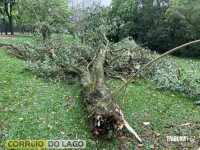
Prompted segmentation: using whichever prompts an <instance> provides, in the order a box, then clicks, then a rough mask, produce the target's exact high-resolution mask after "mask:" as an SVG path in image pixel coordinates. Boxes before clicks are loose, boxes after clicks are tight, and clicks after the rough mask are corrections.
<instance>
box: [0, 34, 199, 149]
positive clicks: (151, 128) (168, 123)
mask: <svg viewBox="0 0 200 150" xmlns="http://www.w3.org/2000/svg"><path fill="white" fill-rule="evenodd" d="M66 39H69V40H72V39H71V37H70V36H67V37H66ZM13 40H23V41H31V40H32V38H31V37H29V36H14V37H9V38H0V43H12V41H13ZM173 59H174V61H177V63H178V64H180V65H181V66H182V67H184V68H188V69H189V66H188V63H187V62H188V61H189V59H182V58H176V57H173ZM195 61H196V62H198V63H200V60H195ZM25 67H26V62H24V61H22V60H19V59H17V58H14V57H12V56H10V55H8V54H7V53H6V52H5V51H4V50H3V49H0V149H4V147H5V140H6V139H22V140H25V139H34V140H37V139H38V140H41V139H44V140H50V139H60V140H72V139H82V140H86V142H87V148H86V149H91V150H93V149H98V150H103V149H105V150H118V149H120V150H125V149H144V150H148V149H167V150H176V149H183V148H185V149H188V150H189V149H191V150H194V149H198V147H200V107H199V106H198V105H196V104H195V103H194V101H193V100H192V99H189V98H185V97H183V96H182V95H181V94H179V93H174V92H170V91H159V90H156V88H155V85H154V84H153V83H151V82H147V81H144V80H141V79H137V82H136V83H135V84H129V85H128V87H127V89H126V92H122V93H120V94H118V95H116V97H117V98H116V99H117V104H119V106H120V107H121V109H122V111H123V113H124V116H125V119H126V120H127V121H128V122H129V124H130V125H131V126H132V127H133V128H134V129H135V131H136V132H137V133H138V134H139V136H140V137H141V138H142V140H143V144H141V143H138V141H137V140H136V139H135V137H133V136H132V135H130V134H129V132H128V131H127V130H126V129H123V130H122V132H120V133H118V135H117V136H116V137H113V138H111V139H104V138H99V137H97V136H95V135H93V134H92V133H91V132H90V127H89V120H88V118H87V113H86V111H85V110H84V104H83V101H82V97H81V94H80V93H81V91H80V85H79V83H78V82H77V81H76V80H72V81H68V82H67V81H66V82H60V83H53V82H50V81H47V80H45V79H42V78H38V77H36V76H35V75H34V74H32V73H30V72H27V70H26V69H25ZM108 84H109V87H110V88H111V89H112V90H116V89H117V88H119V87H120V86H121V85H122V84H123V82H122V81H117V80H111V79H109V80H108ZM70 97H72V100H70V101H69V98H70ZM167 136H188V137H192V138H193V139H194V138H195V140H194V141H187V142H169V141H167Z"/></svg>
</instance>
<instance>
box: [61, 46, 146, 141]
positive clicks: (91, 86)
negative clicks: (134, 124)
mask: <svg viewBox="0 0 200 150" xmlns="http://www.w3.org/2000/svg"><path fill="white" fill-rule="evenodd" d="M107 48H108V47H107V46H105V48H104V49H100V50H99V52H98V54H97V56H96V57H95V59H94V61H93V65H92V67H91V69H89V67H87V70H83V69H81V68H79V67H77V66H75V65H71V64H68V63H63V62H61V65H62V66H63V67H65V68H66V70H67V71H68V72H72V73H76V74H77V75H78V77H79V79H80V81H81V86H82V94H83V97H84V102H85V104H86V107H87V110H88V115H89V117H90V120H91V128H92V131H93V133H94V134H97V135H105V136H106V135H108V134H109V133H111V132H115V131H117V130H119V129H122V128H123V126H125V127H126V128H127V129H128V130H129V131H130V132H131V133H132V134H134V135H135V136H136V138H137V139H138V140H139V141H140V142H141V141H142V140H141V139H140V138H139V136H138V135H137V133H136V132H135V131H134V130H133V129H132V128H131V127H130V125H129V124H128V123H127V122H126V121H125V119H124V116H123V113H122V112H121V109H120V107H119V106H118V105H117V104H116V103H115V102H114V98H113V96H112V93H111V91H110V90H109V88H108V87H107V84H106V80H105V76H104V62H105V57H106V53H107Z"/></svg>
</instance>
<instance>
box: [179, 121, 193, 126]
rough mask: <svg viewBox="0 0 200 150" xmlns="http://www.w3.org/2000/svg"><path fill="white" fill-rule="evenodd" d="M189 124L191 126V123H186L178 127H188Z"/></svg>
mask: <svg viewBox="0 0 200 150" xmlns="http://www.w3.org/2000/svg"><path fill="white" fill-rule="evenodd" d="M190 124H191V123H190V122H188V123H184V124H181V125H180V126H188V125H190Z"/></svg>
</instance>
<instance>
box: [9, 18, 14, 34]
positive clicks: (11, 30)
mask: <svg viewBox="0 0 200 150" xmlns="http://www.w3.org/2000/svg"><path fill="white" fill-rule="evenodd" d="M8 19H9V30H10V33H11V35H14V27H13V17H12V15H10V16H9V17H8Z"/></svg>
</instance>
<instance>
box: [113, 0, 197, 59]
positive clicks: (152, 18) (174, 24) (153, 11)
mask: <svg viewBox="0 0 200 150" xmlns="http://www.w3.org/2000/svg"><path fill="white" fill-rule="evenodd" d="M198 3H199V2H198V1H193V2H191V1H189V0H185V1H175V0H174V1H168V0H134V1H132V0H125V1H122V0H113V1H112V12H111V13H110V17H111V19H112V18H115V17H116V16H119V17H120V20H121V21H123V22H124V26H123V27H122V28H118V29H117V30H116V32H115V34H110V35H109V39H111V40H113V41H115V42H117V41H119V40H121V39H123V38H124V37H127V36H130V37H132V38H133V39H134V40H136V41H137V42H139V43H141V44H143V45H144V46H145V47H148V48H150V49H151V50H153V51H158V52H160V53H163V52H165V51H166V50H168V49H170V48H173V47H176V46H178V45H181V44H182V43H185V42H188V41H191V40H195V39H198V38H199V27H198V21H197V20H199V19H198V16H199V15H198V14H199V11H198V10H199V9H198V7H199V4H198ZM190 10H191V11H190ZM176 54H177V55H183V56H195V57H198V56H200V53H199V48H198V47H197V46H192V47H190V48H188V49H187V50H186V49H184V50H183V51H180V52H179V53H176Z"/></svg>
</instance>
